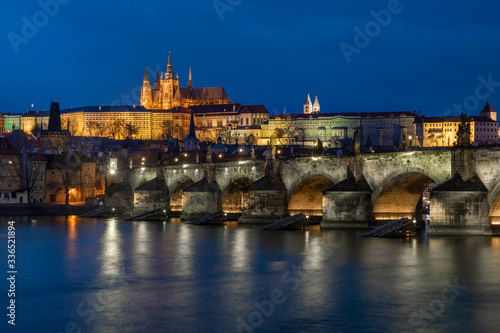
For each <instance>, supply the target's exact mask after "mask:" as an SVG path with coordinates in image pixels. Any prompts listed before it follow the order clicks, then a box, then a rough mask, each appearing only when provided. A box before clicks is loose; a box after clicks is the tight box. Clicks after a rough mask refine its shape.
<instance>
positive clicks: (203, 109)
mask: <svg viewBox="0 0 500 333" xmlns="http://www.w3.org/2000/svg"><path fill="white" fill-rule="evenodd" d="M241 106H242V105H241V103H231V104H216V105H193V106H190V109H192V110H193V111H194V113H195V114H200V113H223V112H238V111H239V110H240V109H241Z"/></svg>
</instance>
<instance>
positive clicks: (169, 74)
mask: <svg viewBox="0 0 500 333" xmlns="http://www.w3.org/2000/svg"><path fill="white" fill-rule="evenodd" d="M166 77H167V78H168V79H173V78H174V71H173V66H172V54H171V53H170V51H168V65H167V75H166Z"/></svg>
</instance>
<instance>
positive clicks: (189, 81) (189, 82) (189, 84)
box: [188, 65, 193, 89]
mask: <svg viewBox="0 0 500 333" xmlns="http://www.w3.org/2000/svg"><path fill="white" fill-rule="evenodd" d="M188 88H189V89H193V77H192V76H191V65H189V80H188Z"/></svg>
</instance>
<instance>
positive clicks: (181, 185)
mask: <svg viewBox="0 0 500 333" xmlns="http://www.w3.org/2000/svg"><path fill="white" fill-rule="evenodd" d="M194 183H195V182H194V180H192V179H191V178H189V177H183V178H181V179H180V180H179V181H178V182H177V183H176V184H175V185H174V186H173V187H172V188H173V191H172V192H171V195H170V210H171V211H172V212H181V211H182V192H183V191H184V189H186V188H187V187H189V186H191V185H193V184H194Z"/></svg>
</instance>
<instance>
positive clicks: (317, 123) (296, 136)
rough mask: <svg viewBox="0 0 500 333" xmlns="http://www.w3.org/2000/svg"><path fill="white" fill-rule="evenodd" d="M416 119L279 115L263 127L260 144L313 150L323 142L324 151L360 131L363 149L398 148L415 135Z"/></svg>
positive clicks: (395, 115)
mask: <svg viewBox="0 0 500 333" xmlns="http://www.w3.org/2000/svg"><path fill="white" fill-rule="evenodd" d="M313 107H314V106H313ZM318 107H319V106H318ZM304 111H306V110H304ZM414 119H415V114H414V113H412V112H370V113H368V112H365V113H319V109H318V112H317V113H303V114H285V115H276V116H274V117H272V118H271V119H270V120H269V123H268V124H264V125H262V136H261V137H260V138H259V141H258V142H259V145H264V144H268V143H269V142H270V140H271V137H272V138H273V143H275V144H279V145H293V144H300V145H304V146H308V147H312V146H314V142H316V141H317V140H318V139H320V140H321V141H322V142H323V146H324V147H330V148H340V147H342V145H343V144H345V143H349V142H350V141H349V140H350V139H352V138H353V137H354V132H355V131H356V130H359V132H358V133H359V138H360V142H361V144H362V145H369V146H396V147H398V146H399V144H400V143H401V140H402V138H403V136H404V135H413V134H414V133H413V132H414V126H413V122H414ZM351 141H352V140H351Z"/></svg>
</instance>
